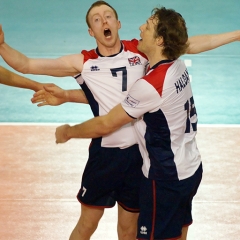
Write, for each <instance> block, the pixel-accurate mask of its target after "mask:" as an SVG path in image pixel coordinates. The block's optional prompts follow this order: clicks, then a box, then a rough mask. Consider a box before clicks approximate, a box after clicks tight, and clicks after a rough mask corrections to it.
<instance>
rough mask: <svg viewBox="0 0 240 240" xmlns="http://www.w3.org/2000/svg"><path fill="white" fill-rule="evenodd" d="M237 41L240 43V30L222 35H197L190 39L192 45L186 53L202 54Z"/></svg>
mask: <svg viewBox="0 0 240 240" xmlns="http://www.w3.org/2000/svg"><path fill="white" fill-rule="evenodd" d="M235 41H240V30H236V31H233V32H227V33H220V34H206V35H197V36H193V37H190V38H189V39H188V42H189V44H190V45H189V48H188V49H187V52H186V53H188V54H196V53H201V52H205V51H209V50H212V49H215V48H217V47H220V46H223V45H225V44H228V43H231V42H235Z"/></svg>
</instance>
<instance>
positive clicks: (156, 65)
mask: <svg viewBox="0 0 240 240" xmlns="http://www.w3.org/2000/svg"><path fill="white" fill-rule="evenodd" d="M173 61H175V60H169V59H166V60H161V61H159V62H157V63H156V64H155V65H153V66H152V67H151V68H150V70H152V69H155V68H157V67H158V66H159V65H161V64H165V63H170V62H173Z"/></svg>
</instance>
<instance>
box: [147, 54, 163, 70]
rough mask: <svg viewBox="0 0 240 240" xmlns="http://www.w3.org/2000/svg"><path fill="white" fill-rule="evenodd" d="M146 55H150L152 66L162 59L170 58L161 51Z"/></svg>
mask: <svg viewBox="0 0 240 240" xmlns="http://www.w3.org/2000/svg"><path fill="white" fill-rule="evenodd" d="M146 55H147V57H148V61H149V65H150V68H151V67H153V66H154V65H155V64H156V63H158V62H160V61H162V60H168V58H166V57H165V56H163V55H162V54H161V53H159V52H154V53H153V54H146Z"/></svg>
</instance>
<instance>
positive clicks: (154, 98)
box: [122, 59, 201, 180]
mask: <svg viewBox="0 0 240 240" xmlns="http://www.w3.org/2000/svg"><path fill="white" fill-rule="evenodd" d="M143 90H144V91H143ZM122 106H123V108H124V109H125V111H126V112H127V113H128V114H129V115H130V116H132V117H133V118H139V117H141V116H143V117H142V118H141V120H139V121H137V122H136V123H135V128H136V133H137V136H138V141H139V147H140V152H141V154H142V156H143V162H144V164H143V168H142V169H143V173H144V175H145V176H146V177H148V178H151V179H156V180H182V179H185V178H188V177H190V176H192V175H193V174H194V173H195V171H196V170H197V168H198V167H199V165H200V163H201V157H200V153H199V151H198V148H197V145H196V140H195V135H196V132H197V113H196V109H195V105H194V100H193V95H192V90H191V85H190V79H189V75H188V72H187V69H186V66H185V64H184V62H183V61H181V60H180V59H177V60H175V61H170V60H165V61H161V62H159V63H157V64H156V65H155V66H153V67H152V68H151V69H150V71H149V72H148V74H147V75H146V76H144V77H143V78H142V79H140V80H138V81H137V82H136V83H135V84H134V86H133V87H132V88H131V89H130V91H129V94H128V96H127V97H126V99H125V100H124V101H123V102H122Z"/></svg>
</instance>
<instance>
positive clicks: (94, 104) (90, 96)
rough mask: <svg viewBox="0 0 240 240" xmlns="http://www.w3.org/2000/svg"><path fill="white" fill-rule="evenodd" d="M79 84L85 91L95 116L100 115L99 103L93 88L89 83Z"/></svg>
mask: <svg viewBox="0 0 240 240" xmlns="http://www.w3.org/2000/svg"><path fill="white" fill-rule="evenodd" d="M79 86H80V87H81V88H82V90H83V91H84V93H85V95H86V98H87V100H88V103H89V105H90V107H91V109H92V112H93V115H94V116H95V117H97V116H99V105H98V102H97V101H96V100H95V98H94V96H93V94H92V92H91V90H90V89H89V88H88V86H87V84H86V83H85V82H84V83H83V84H79Z"/></svg>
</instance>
